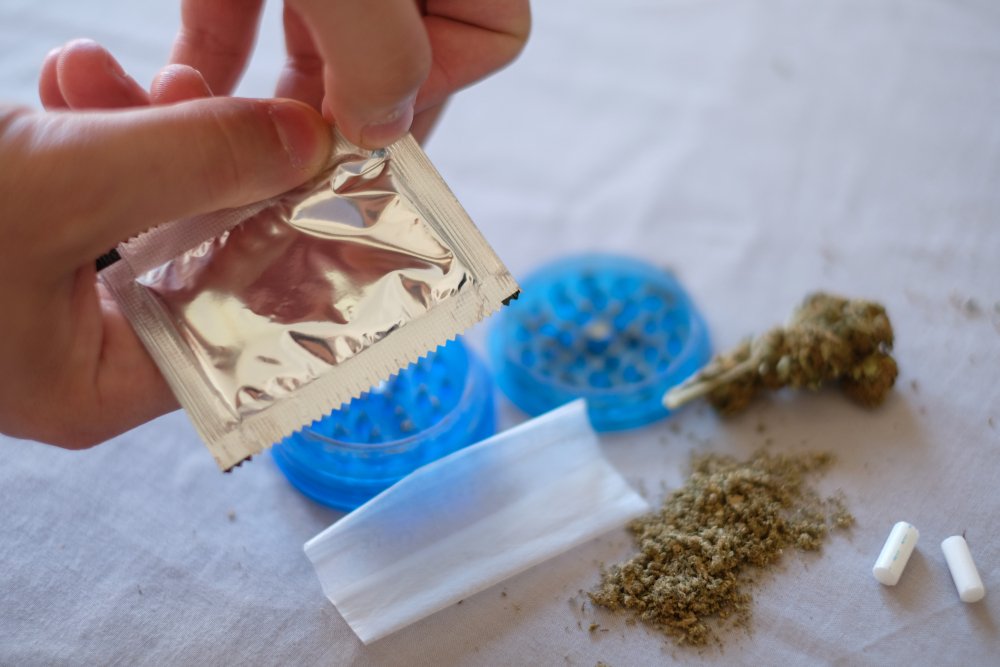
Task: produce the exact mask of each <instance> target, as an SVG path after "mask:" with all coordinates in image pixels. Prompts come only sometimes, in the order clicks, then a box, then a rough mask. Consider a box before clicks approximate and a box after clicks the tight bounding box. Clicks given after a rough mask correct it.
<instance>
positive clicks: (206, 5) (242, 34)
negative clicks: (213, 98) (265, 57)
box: [170, 0, 264, 95]
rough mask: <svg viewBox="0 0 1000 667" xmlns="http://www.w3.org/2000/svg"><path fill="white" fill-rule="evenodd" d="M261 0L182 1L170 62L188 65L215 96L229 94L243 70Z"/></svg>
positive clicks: (251, 46) (254, 35)
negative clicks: (179, 24) (202, 77)
mask: <svg viewBox="0 0 1000 667" xmlns="http://www.w3.org/2000/svg"><path fill="white" fill-rule="evenodd" d="M263 5H264V0H183V4H182V5H181V30H180V33H179V34H178V35H177V39H176V40H174V48H173V51H172V52H171V53H170V62H171V63H180V64H182V65H190V66H191V67H193V68H195V69H196V70H198V71H199V72H201V74H202V76H204V77H205V81H207V82H208V87H209V88H210V89H211V90H212V91H214V92H215V94H216V95H229V94H231V93H232V92H233V89H234V88H236V84H237V83H238V82H239V80H240V77H241V76H242V75H243V70H244V69H245V68H246V65H247V61H248V60H249V58H250V51H251V49H253V44H254V39H255V38H256V35H257V25H258V23H259V22H260V13H261V8H262V7H263Z"/></svg>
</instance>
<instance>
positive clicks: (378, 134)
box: [361, 97, 413, 148]
mask: <svg viewBox="0 0 1000 667" xmlns="http://www.w3.org/2000/svg"><path fill="white" fill-rule="evenodd" d="M412 123H413V98H412V97H411V98H408V99H407V100H405V101H404V102H403V103H402V104H400V105H399V106H397V107H395V108H394V109H392V110H391V111H389V113H387V114H385V115H384V116H382V118H379V119H378V120H376V121H374V122H372V123H368V124H367V125H365V126H364V127H363V128H361V144H362V146H364V147H365V148H385V147H386V146H388V145H389V144H391V143H392V142H394V141H396V140H397V139H399V138H400V137H402V136H403V135H404V134H406V132H407V131H408V130H409V129H410V125H411V124H412Z"/></svg>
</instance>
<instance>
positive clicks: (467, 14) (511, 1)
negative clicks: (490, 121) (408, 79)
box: [416, 0, 531, 111]
mask: <svg viewBox="0 0 1000 667" xmlns="http://www.w3.org/2000/svg"><path fill="white" fill-rule="evenodd" d="M424 25H425V26H426V29H427V34H428V35H429V37H430V40H431V44H433V45H434V61H433V63H432V65H431V69H430V73H429V74H428V76H427V81H426V83H425V84H424V86H423V87H422V88H421V90H420V95H419V96H418V98H417V103H416V106H417V110H418V111H419V110H423V109H425V108H428V107H431V106H436V105H438V104H440V103H441V102H443V101H444V100H445V99H446V98H447V97H448V96H449V95H450V94H452V93H453V92H455V91H456V90H459V89H460V88H464V87H465V86H468V85H470V84H472V83H475V82H476V81H478V80H480V79H482V78H483V77H485V76H486V75H487V74H490V73H491V72H494V71H496V70H498V69H500V68H501V67H503V66H505V65H507V64H508V63H510V62H511V61H513V60H514V58H516V57H517V55H518V54H519V53H520V52H521V50H522V49H523V48H524V44H525V42H526V41H527V39H528V33H529V32H530V30H531V11H530V9H529V6H528V1H527V0H484V1H482V2H465V1H464V0H428V2H427V5H426V15H425V16H424Z"/></svg>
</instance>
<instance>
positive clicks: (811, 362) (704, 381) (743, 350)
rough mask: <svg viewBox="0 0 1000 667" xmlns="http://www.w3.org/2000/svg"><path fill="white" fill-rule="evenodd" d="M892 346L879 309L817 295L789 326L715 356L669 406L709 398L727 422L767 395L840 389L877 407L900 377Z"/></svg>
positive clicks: (672, 394)
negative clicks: (837, 386) (767, 392)
mask: <svg viewBox="0 0 1000 667" xmlns="http://www.w3.org/2000/svg"><path fill="white" fill-rule="evenodd" d="M892 339H893V335H892V324H890V322H889V317H888V315H886V312H885V308H883V307H882V306H881V305H879V304H877V303H873V302H871V301H862V300H860V299H844V298H841V297H838V296H832V295H830V294H824V293H822V292H818V293H816V294H812V295H810V296H808V297H807V298H806V300H805V302H804V303H803V304H802V305H801V306H799V307H798V309H796V311H795V312H794V313H793V315H792V319H791V321H790V322H789V323H788V326H786V327H777V328H774V329H771V330H770V331H768V332H767V333H765V334H764V335H763V336H759V337H757V338H753V339H749V340H746V341H743V342H742V343H741V344H740V345H739V346H737V347H736V348H735V349H733V350H731V351H730V352H729V353H728V354H723V355H718V356H716V357H715V358H714V359H713V360H712V361H711V362H710V363H709V364H708V365H707V366H705V368H703V369H702V370H701V371H700V372H699V373H698V374H697V375H695V376H694V377H692V378H691V379H690V380H688V381H687V382H685V383H683V384H681V385H680V386H678V387H675V388H673V389H671V390H670V391H668V392H667V393H666V395H665V396H664V397H663V403H664V405H666V406H667V408H668V409H674V408H677V407H679V406H681V405H683V404H685V403H687V402H688V401H691V400H694V399H696V398H701V397H706V398H707V399H708V401H709V402H710V403H711V404H712V406H713V407H714V408H715V409H716V410H718V411H719V412H721V413H722V414H726V415H728V414H734V413H736V412H739V411H740V410H742V409H744V408H745V407H746V406H747V405H748V404H749V403H750V401H751V400H753V398H754V397H755V396H756V395H757V394H759V393H760V392H761V391H764V390H772V391H773V390H777V389H781V388H782V387H791V388H793V389H803V388H807V389H813V390H816V389H819V388H820V387H821V386H823V385H825V384H828V383H833V382H839V383H840V387H841V389H842V390H843V392H844V393H845V394H847V396H848V397H850V398H851V399H853V400H854V401H856V402H857V403H860V404H861V405H863V406H865V407H876V406H878V405H880V404H881V403H882V401H884V400H885V397H886V395H887V394H888V393H889V390H890V389H892V385H893V384H894V383H895V381H896V375H897V374H898V369H897V367H896V361H895V360H894V359H893V358H892V355H891V351H892Z"/></svg>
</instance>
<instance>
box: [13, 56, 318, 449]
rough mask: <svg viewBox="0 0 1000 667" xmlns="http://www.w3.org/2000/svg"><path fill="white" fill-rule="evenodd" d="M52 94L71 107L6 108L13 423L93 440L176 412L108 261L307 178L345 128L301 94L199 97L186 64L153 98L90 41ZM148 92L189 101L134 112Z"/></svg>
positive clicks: (57, 66) (59, 59) (60, 67)
mask: <svg viewBox="0 0 1000 667" xmlns="http://www.w3.org/2000/svg"><path fill="white" fill-rule="evenodd" d="M39 88H40V95H41V97H42V99H43V103H44V104H45V105H46V106H47V107H49V108H51V109H64V110H65V111H61V112H49V113H38V112H32V111H30V110H27V109H21V108H15V107H10V106H0V247H2V248H3V249H4V250H3V252H4V257H3V261H0V312H2V313H3V315H2V317H0V342H2V344H0V431H2V432H4V433H8V434H10V435H14V436H17V437H24V438H32V439H36V440H41V441H45V442H51V443H54V444H59V445H63V446H66V447H71V448H81V447H86V446H89V445H93V444H96V443H98V442H101V441H103V440H105V439H107V438H108V437H111V436H112V435H115V434H117V433H119V432H121V431H124V430H126V429H128V428H131V427H133V426H135V425H138V424H140V423H142V422H144V421H147V420H149V419H152V418H153V417H155V416H157V415H159V414H162V413H163V412H166V411H169V410H171V409H175V408H176V401H175V399H174V398H173V396H172V394H171V392H170V390H169V388H168V387H167V385H166V383H165V382H164V380H163V379H162V377H161V376H160V373H159V371H158V370H157V368H156V366H155V365H154V364H153V362H152V360H151V359H150V357H149V356H148V355H147V353H146V351H145V349H144V348H143V346H142V344H141V343H140V342H139V340H138V338H137V337H136V335H135V333H134V332H133V331H132V328H131V326H130V325H129V323H128V322H127V321H126V319H125V318H124V316H123V315H122V314H121V313H120V311H119V310H118V308H117V305H116V303H115V302H114V300H113V299H112V298H111V297H110V296H109V295H108V294H107V293H106V292H105V291H104V289H103V288H102V286H101V285H100V284H98V282H97V281H96V276H95V269H94V259H95V258H96V257H98V256H99V255H101V254H103V253H105V252H106V251H107V250H108V249H109V248H111V247H113V246H114V245H115V244H117V243H118V242H120V241H122V240H124V239H126V238H129V237H130V236H133V235H135V234H138V233H140V232H142V231H143V230H145V229H148V228H151V227H153V226H155V225H157V224H160V223H163V222H167V221H169V220H173V219H175V218H180V217H184V216H188V215H195V214H198V213H204V212H208V211H213V210H217V209H221V208H227V207H233V206H239V205H242V204H246V203H250V202H253V201H258V200H260V199H264V198H266V197H270V196H273V195H276V194H279V193H281V192H283V191H286V190H289V189H291V188H293V187H295V186H297V185H299V184H301V183H302V182H305V181H306V180H308V179H309V178H311V177H312V176H313V175H314V174H315V173H317V172H318V171H319V170H320V169H321V168H322V167H323V165H324V164H325V162H326V160H327V158H328V155H329V151H330V132H329V127H328V126H327V125H326V124H325V123H324V122H323V120H322V118H321V117H320V116H319V114H317V113H316V112H315V111H314V110H312V109H310V108H309V107H308V106H306V105H304V104H301V103H299V102H293V101H288V100H285V101H281V100H272V101H259V100H241V99H233V98H213V99H200V100H197V99H196V100H191V98H193V97H200V96H203V95H204V94H206V93H207V86H205V85H204V82H203V81H201V80H200V77H199V76H198V74H197V72H194V71H193V70H189V69H188V68H184V67H179V66H174V67H171V68H168V69H166V70H165V71H163V72H161V73H160V75H159V76H158V77H157V81H156V82H155V83H154V86H153V92H152V95H150V94H147V93H146V92H145V91H144V90H142V88H141V87H140V86H138V84H136V83H135V82H134V81H132V80H131V79H128V78H127V77H126V76H124V75H123V74H122V73H121V68H120V67H119V66H118V65H117V63H115V62H114V61H113V59H111V58H110V56H109V55H108V54H107V52H105V51H104V50H103V49H101V48H100V47H97V45H95V44H93V43H89V42H80V43H75V44H71V45H69V46H68V47H65V48H64V49H62V50H60V51H58V52H54V53H53V54H51V55H50V57H49V58H48V59H47V60H46V63H45V66H44V68H43V73H42V77H41V80H40V82H39ZM184 100H188V101H184ZM149 101H154V102H158V103H159V102H178V103H176V104H171V105H169V106H162V107H153V108H132V109H129V108H124V107H141V106H143V105H145V104H147V103H148V102H149ZM94 107H99V108H104V109H110V110H109V111H77V109H82V108H94Z"/></svg>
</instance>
